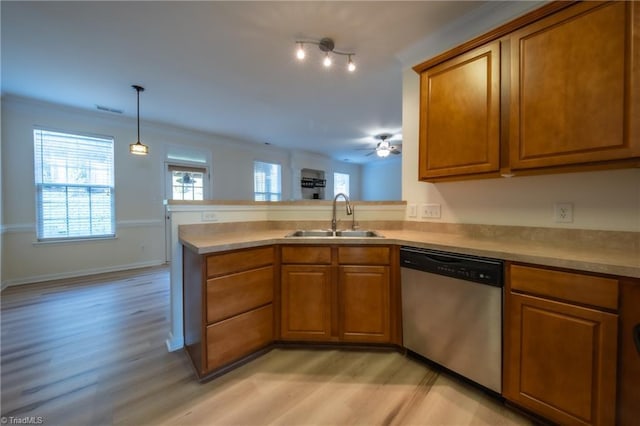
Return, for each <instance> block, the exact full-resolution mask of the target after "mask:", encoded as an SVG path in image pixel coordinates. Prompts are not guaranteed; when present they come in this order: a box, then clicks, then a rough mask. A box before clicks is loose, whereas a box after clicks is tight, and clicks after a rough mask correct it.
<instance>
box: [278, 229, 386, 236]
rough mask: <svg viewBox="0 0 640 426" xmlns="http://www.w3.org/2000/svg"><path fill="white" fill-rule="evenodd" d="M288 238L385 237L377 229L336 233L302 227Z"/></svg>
mask: <svg viewBox="0 0 640 426" xmlns="http://www.w3.org/2000/svg"><path fill="white" fill-rule="evenodd" d="M285 237H286V238H296V237H297V238H305V237H307V238H318V237H339V238H349V237H351V238H384V237H383V236H382V235H380V234H378V233H377V232H376V231H360V230H358V231H348V230H345V231H336V232H335V233H334V232H333V231H331V230H324V229H315V230H314V229H312V230H308V229H301V230H298V231H293V232H292V233H290V234H287V235H286V236H285Z"/></svg>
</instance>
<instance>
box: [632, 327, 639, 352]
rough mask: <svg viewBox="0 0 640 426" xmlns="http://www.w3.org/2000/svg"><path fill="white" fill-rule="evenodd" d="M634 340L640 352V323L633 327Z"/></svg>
mask: <svg viewBox="0 0 640 426" xmlns="http://www.w3.org/2000/svg"><path fill="white" fill-rule="evenodd" d="M633 341H634V342H635V344H636V350H637V351H638V353H640V324H636V326H635V327H633Z"/></svg>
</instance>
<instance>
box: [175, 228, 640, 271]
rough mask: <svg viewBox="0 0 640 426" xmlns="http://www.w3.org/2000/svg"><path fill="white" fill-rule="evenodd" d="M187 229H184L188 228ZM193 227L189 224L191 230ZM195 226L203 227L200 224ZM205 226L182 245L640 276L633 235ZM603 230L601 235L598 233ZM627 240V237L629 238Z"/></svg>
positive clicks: (186, 235) (188, 233)
mask: <svg viewBox="0 0 640 426" xmlns="http://www.w3.org/2000/svg"><path fill="white" fill-rule="evenodd" d="M183 226H185V225H183ZM189 226H191V225H186V227H189ZM195 226H196V227H197V226H199V225H195ZM203 229H204V228H202V227H200V228H191V229H189V228H183V227H182V226H181V230H180V242H181V243H182V244H183V245H185V246H186V247H188V248H189V249H191V250H193V251H195V252H196V253H198V254H208V253H215V252H220V251H226V250H234V249H240V248H248V247H257V246H264V245H270V244H368V245H373V244H395V245H406V246H413V247H420V248H428V249H434V250H443V251H450V252H454V253H463V254H470V255H476V256H483V257H490V258H495V259H501V260H509V261H517V262H524V263H531V264H536V265H542V266H553V267H560V268H567V269H574V270H578V271H586V272H597V273H602V274H611V275H618V276H626V277H635V278H640V250H639V249H638V244H637V242H636V241H633V240H634V239H635V238H636V235H635V234H633V233H631V240H632V241H631V246H629V244H626V245H625V244H604V245H603V244H601V243H597V242H594V244H580V243H576V242H567V241H560V242H558V241H552V242H549V241H538V240H535V239H531V240H523V239H517V238H506V237H504V236H491V237H487V236H469V235H464V234H456V233H451V232H432V231H424V230H412V229H382V228H372V229H375V230H376V231H377V232H378V233H380V234H381V235H383V236H384V238H344V237H317V238H316V237H304V238H286V237H285V235H287V234H288V233H290V232H291V231H292V230H293V229H289V230H287V229H240V230H237V231H229V230H227V229H225V230H224V231H223V232H203ZM594 232H598V231H594ZM627 239H629V238H628V236H627Z"/></svg>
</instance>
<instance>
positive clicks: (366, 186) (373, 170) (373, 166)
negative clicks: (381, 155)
mask: <svg viewBox="0 0 640 426" xmlns="http://www.w3.org/2000/svg"><path fill="white" fill-rule="evenodd" d="M403 155H404V154H403ZM401 157H402V156H400V155H399V156H397V157H396V156H394V157H387V158H385V159H383V160H376V161H373V162H371V163H367V164H364V165H363V166H362V199H363V200H365V201H381V200H401V199H402V158H401ZM408 158H409V161H412V160H411V158H412V157H408Z"/></svg>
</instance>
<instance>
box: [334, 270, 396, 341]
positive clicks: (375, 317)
mask: <svg viewBox="0 0 640 426" xmlns="http://www.w3.org/2000/svg"><path fill="white" fill-rule="evenodd" d="M390 284H391V283H390V280H389V267H388V266H362V265H352V266H340V267H339V275H338V299H339V309H340V315H339V318H340V327H339V329H340V339H341V340H342V341H345V342H371V343H374V342H377V343H388V342H389V341H390V340H391V336H390V331H391V330H390V329H391V313H390V308H391V305H390V300H389V299H390V290H391V286H390Z"/></svg>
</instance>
